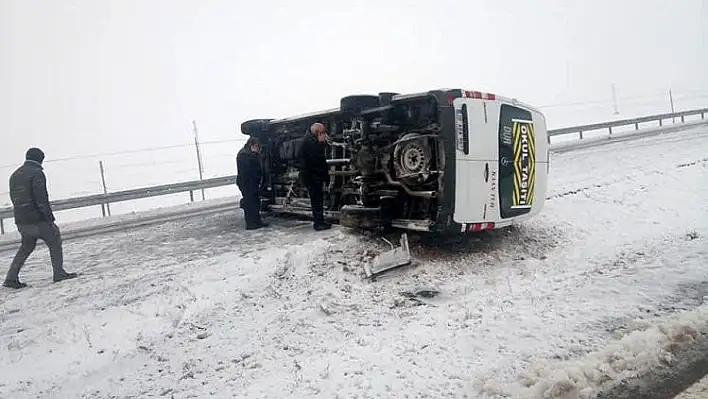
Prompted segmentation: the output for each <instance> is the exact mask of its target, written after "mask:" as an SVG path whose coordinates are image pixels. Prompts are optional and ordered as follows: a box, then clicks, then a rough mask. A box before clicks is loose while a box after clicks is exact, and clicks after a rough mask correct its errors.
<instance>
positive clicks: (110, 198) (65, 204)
mask: <svg viewBox="0 0 708 399" xmlns="http://www.w3.org/2000/svg"><path fill="white" fill-rule="evenodd" d="M706 114H708V108H703V109H696V110H690V111H682V112H676V113H669V114H660V115H651V116H644V117H640V118H633V119H622V120H617V121H610V122H603V123H595V124H591V125H582V126H573V127H567V128H561V129H551V130H549V131H548V137H549V138H548V140H549V142H550V138H551V137H554V136H561V135H567V134H579V135H580V139H582V138H583V133H584V132H587V131H593V130H602V129H609V132H610V135H611V134H612V129H613V128H616V127H620V126H627V125H635V127H636V129H637V130H639V124H640V123H645V122H657V121H658V122H659V126H663V121H664V120H666V119H674V120H675V119H676V118H681V122H682V123H683V122H685V118H686V117H687V116H694V115H700V116H701V119H705V115H706ZM235 183H236V176H235V175H231V176H223V177H215V178H211V179H204V180H194V181H188V182H183V183H173V184H164V185H160V186H153V187H142V188H135V189H131V190H125V191H117V192H113V193H107V194H95V195H89V196H85V197H76V198H66V199H61V200H57V201H52V208H53V210H55V211H62V210H69V209H78V208H85V207H89V206H101V208H102V209H103V210H104V216H105V208H107V207H108V206H109V204H111V203H115V202H124V201H131V200H136V199H141V198H150V197H159V196H163V195H169V194H177V193H183V192H189V197H190V201H192V202H193V201H194V192H195V191H199V190H203V189H207V188H215V187H223V186H227V185H231V184H235ZM12 217H13V212H12V208H11V207H8V208H0V234H5V225H4V220H5V219H10V218H12Z"/></svg>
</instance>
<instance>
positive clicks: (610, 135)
mask: <svg viewBox="0 0 708 399" xmlns="http://www.w3.org/2000/svg"><path fill="white" fill-rule="evenodd" d="M609 129H610V136H612V126H610V127H609Z"/></svg>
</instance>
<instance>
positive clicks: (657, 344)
mask: <svg viewBox="0 0 708 399" xmlns="http://www.w3.org/2000/svg"><path fill="white" fill-rule="evenodd" d="M700 333H708V305H703V306H701V307H699V308H697V309H695V310H693V311H687V312H682V313H679V314H677V315H674V316H673V317H671V318H670V319H669V320H668V321H667V322H666V323H664V324H662V325H655V326H653V327H650V328H648V329H646V330H643V331H634V332H632V333H629V334H627V335H626V336H625V337H624V338H622V339H621V340H619V341H617V342H614V343H612V344H611V345H609V346H608V347H607V348H605V349H603V350H602V351H599V352H595V353H592V354H590V355H588V356H586V357H585V358H582V359H578V360H572V361H563V362H549V361H543V360H541V361H538V362H537V363H535V364H534V365H533V366H532V368H531V370H530V371H528V372H526V373H524V374H523V375H522V376H521V380H520V381H521V384H522V385H523V386H524V388H522V389H520V390H517V391H516V392H501V391H500V390H499V389H497V388H496V387H495V385H494V384H493V383H489V382H488V381H484V384H485V385H483V386H482V389H481V390H482V391H483V392H484V393H487V394H500V393H506V394H511V395H512V396H513V397H520V398H533V399H537V398H538V399H589V398H592V397H593V396H594V395H596V394H597V393H598V392H600V391H601V390H602V389H603V388H607V387H609V386H611V385H612V384H614V383H617V382H619V381H621V380H623V379H631V378H634V377H636V376H638V375H640V374H641V373H643V372H646V371H648V370H650V369H652V368H654V367H657V366H658V365H662V364H663V365H667V364H668V365H670V364H672V363H673V362H674V361H675V360H676V358H675V354H676V352H677V350H678V349H681V348H684V347H685V346H686V345H687V344H690V343H691V342H693V341H694V339H695V338H696V337H697V336H698V335H699V334H700Z"/></svg>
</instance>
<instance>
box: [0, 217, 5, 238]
mask: <svg viewBox="0 0 708 399" xmlns="http://www.w3.org/2000/svg"><path fill="white" fill-rule="evenodd" d="M0 234H5V219H1V218H0Z"/></svg>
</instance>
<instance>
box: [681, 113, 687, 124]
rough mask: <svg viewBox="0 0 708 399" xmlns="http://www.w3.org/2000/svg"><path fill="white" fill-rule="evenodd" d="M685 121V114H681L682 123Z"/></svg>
mask: <svg viewBox="0 0 708 399" xmlns="http://www.w3.org/2000/svg"><path fill="white" fill-rule="evenodd" d="M685 122H686V117H685V116H684V115H681V123H685Z"/></svg>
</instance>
